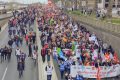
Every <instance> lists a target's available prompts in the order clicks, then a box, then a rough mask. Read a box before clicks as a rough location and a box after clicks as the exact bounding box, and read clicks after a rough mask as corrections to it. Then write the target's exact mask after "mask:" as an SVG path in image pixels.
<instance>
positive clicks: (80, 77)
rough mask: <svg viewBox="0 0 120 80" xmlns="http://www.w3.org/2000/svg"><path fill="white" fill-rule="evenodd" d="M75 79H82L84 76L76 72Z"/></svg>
mask: <svg viewBox="0 0 120 80" xmlns="http://www.w3.org/2000/svg"><path fill="white" fill-rule="evenodd" d="M75 80H84V78H83V77H82V76H81V75H80V74H77V75H76V77H75Z"/></svg>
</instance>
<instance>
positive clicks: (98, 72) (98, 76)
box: [97, 67, 101, 80]
mask: <svg viewBox="0 0 120 80" xmlns="http://www.w3.org/2000/svg"><path fill="white" fill-rule="evenodd" d="M97 69H98V71H97V80H101V78H100V67H98V68H97Z"/></svg>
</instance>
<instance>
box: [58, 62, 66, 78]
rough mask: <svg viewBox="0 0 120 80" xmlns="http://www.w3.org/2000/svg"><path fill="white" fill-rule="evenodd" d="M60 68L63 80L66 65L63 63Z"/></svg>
mask: <svg viewBox="0 0 120 80" xmlns="http://www.w3.org/2000/svg"><path fill="white" fill-rule="evenodd" d="M59 68H60V74H61V79H63V75H64V71H65V65H64V62H63V61H62V62H61V63H60V65H59Z"/></svg>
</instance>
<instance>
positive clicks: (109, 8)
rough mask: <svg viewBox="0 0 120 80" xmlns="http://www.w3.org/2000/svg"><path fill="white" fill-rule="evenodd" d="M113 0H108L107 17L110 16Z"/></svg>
mask: <svg viewBox="0 0 120 80" xmlns="http://www.w3.org/2000/svg"><path fill="white" fill-rule="evenodd" d="M113 2H114V0H109V5H108V9H107V17H108V18H111V17H112V8H113Z"/></svg>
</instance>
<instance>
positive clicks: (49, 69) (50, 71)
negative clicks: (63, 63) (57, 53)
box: [45, 62, 53, 80]
mask: <svg viewBox="0 0 120 80" xmlns="http://www.w3.org/2000/svg"><path fill="white" fill-rule="evenodd" d="M45 70H46V72H47V80H51V78H52V71H53V67H52V66H51V64H50V62H49V63H48V65H47V66H46V68H45Z"/></svg>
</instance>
